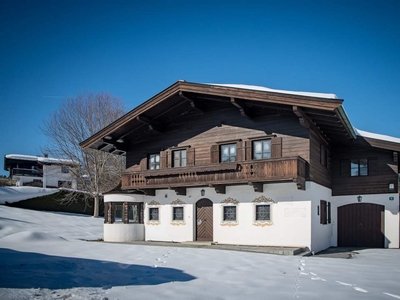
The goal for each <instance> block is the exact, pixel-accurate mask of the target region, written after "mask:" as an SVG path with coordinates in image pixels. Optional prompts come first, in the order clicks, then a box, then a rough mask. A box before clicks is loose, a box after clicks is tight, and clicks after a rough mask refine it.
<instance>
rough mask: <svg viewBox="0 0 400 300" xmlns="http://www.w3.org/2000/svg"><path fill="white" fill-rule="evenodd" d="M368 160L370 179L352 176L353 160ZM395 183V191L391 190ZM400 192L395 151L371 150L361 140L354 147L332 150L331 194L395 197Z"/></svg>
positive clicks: (341, 145)
mask: <svg viewBox="0 0 400 300" xmlns="http://www.w3.org/2000/svg"><path fill="white" fill-rule="evenodd" d="M362 158H366V159H368V176H354V177H351V176H350V161H351V160H352V159H362ZM391 183H393V184H394V186H395V189H394V190H392V191H391V190H389V184H391ZM397 189H398V162H397V161H395V159H394V155H393V151H389V150H383V149H378V148H374V147H372V146H370V145H369V144H368V143H367V142H366V141H365V140H363V139H362V138H361V137H359V138H358V139H357V140H356V141H354V142H353V143H348V144H337V145H334V147H333V150H332V194H333V195H334V196H338V195H359V194H380V193H395V192H396V191H397Z"/></svg>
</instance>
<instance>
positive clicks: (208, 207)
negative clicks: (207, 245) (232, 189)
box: [196, 198, 213, 241]
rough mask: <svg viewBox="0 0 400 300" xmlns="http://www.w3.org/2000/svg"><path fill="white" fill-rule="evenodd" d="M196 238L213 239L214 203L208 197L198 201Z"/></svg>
mask: <svg viewBox="0 0 400 300" xmlns="http://www.w3.org/2000/svg"><path fill="white" fill-rule="evenodd" d="M196 240H197V241H212V240H213V203H212V202H211V200H209V199H206V198H203V199H200V200H199V201H197V203H196Z"/></svg>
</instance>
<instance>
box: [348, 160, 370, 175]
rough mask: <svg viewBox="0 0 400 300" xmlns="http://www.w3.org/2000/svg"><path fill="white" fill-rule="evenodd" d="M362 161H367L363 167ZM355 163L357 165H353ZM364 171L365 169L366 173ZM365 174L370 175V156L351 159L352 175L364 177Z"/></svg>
mask: <svg viewBox="0 0 400 300" xmlns="http://www.w3.org/2000/svg"><path fill="white" fill-rule="evenodd" d="M361 161H365V163H364V164H363V167H362V163H361ZM353 164H354V165H355V166H356V167H353ZM353 170H354V171H356V173H354V175H353ZM362 171H364V173H363V172H362ZM364 176H369V164H368V158H356V159H350V177H364Z"/></svg>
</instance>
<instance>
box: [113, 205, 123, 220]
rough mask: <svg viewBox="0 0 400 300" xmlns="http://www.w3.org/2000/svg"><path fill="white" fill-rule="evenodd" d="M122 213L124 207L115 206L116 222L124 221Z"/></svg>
mask: <svg viewBox="0 0 400 300" xmlns="http://www.w3.org/2000/svg"><path fill="white" fill-rule="evenodd" d="M122 212H123V205H122V204H115V217H114V219H115V220H116V221H122Z"/></svg>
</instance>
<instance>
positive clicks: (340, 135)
mask: <svg viewBox="0 0 400 300" xmlns="http://www.w3.org/2000/svg"><path fill="white" fill-rule="evenodd" d="M342 103H343V100H342V99H338V98H337V96H336V95H334V94H323V93H309V92H294V91H284V90H273V89H269V88H265V87H259V86H249V85H240V84H200V83H192V82H186V81H183V80H180V81H177V82H176V83H174V84H172V85H171V86H169V87H167V88H166V89H165V90H163V91H161V92H160V93H158V94H156V95H155V96H153V97H152V98H150V99H149V100H147V101H145V102H144V103H142V104H141V105H139V106H137V107H136V108H134V109H133V110H131V111H130V112H128V113H127V114H125V115H124V116H122V117H121V118H119V119H118V120H116V121H115V122H113V123H111V124H110V125H108V126H107V127H105V128H103V129H102V130H100V131H99V132H97V133H96V134H94V135H93V136H91V137H89V138H88V139H86V140H85V141H83V142H81V144H80V145H81V146H82V147H83V148H93V149H98V150H99V149H101V150H104V151H108V152H114V153H119V154H123V153H124V151H126V149H127V148H126V145H125V139H126V140H128V139H130V140H132V139H134V138H138V137H139V136H140V135H142V136H143V135H145V134H149V132H156V133H157V132H158V133H161V132H162V131H163V129H164V128H165V127H166V126H167V124H169V123H170V122H171V121H173V120H174V119H176V118H179V117H181V116H184V115H186V116H188V115H190V114H196V113H201V112H204V111H208V110H210V109H215V108H217V109H218V108H227V107H230V108H232V107H237V108H238V109H239V110H240V112H241V114H242V115H243V116H244V117H248V118H252V117H253V116H255V117H257V113H258V111H259V110H260V108H262V109H268V110H275V111H277V112H283V113H291V114H293V113H295V114H296V115H297V116H298V117H299V118H301V119H303V120H306V121H307V122H310V123H313V124H312V125H313V126H316V127H318V128H319V130H320V131H321V132H322V134H323V135H324V136H325V137H326V138H327V139H328V140H343V139H345V140H346V139H347V140H354V139H356V138H357V134H356V131H355V130H354V128H353V126H352V125H351V123H350V120H349V119H348V117H347V114H346V112H345V110H344V108H343V106H342Z"/></svg>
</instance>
